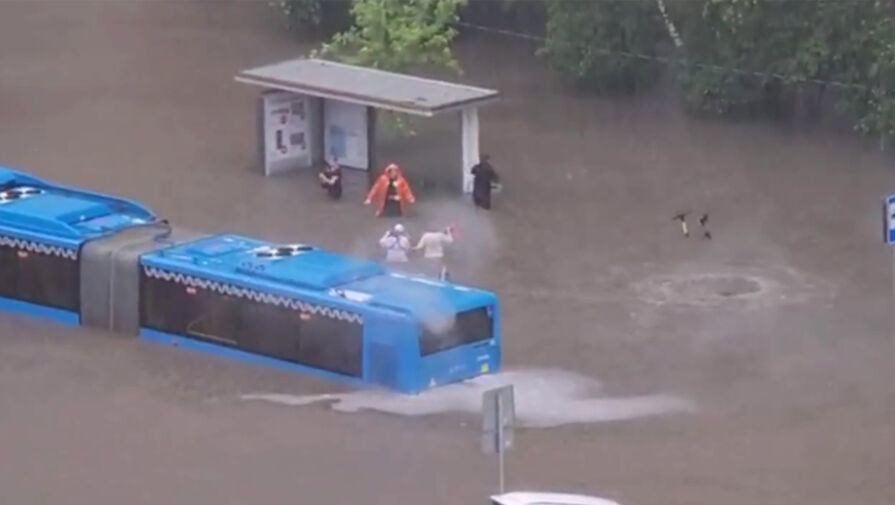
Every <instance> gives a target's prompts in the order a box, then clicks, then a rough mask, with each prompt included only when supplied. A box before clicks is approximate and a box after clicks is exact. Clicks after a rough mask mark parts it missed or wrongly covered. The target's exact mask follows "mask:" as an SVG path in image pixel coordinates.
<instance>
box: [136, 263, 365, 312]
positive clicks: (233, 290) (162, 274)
mask: <svg viewBox="0 0 895 505" xmlns="http://www.w3.org/2000/svg"><path fill="white" fill-rule="evenodd" d="M143 272H144V273H145V274H146V275H147V276H148V277H152V278H155V279H162V280H166V281H171V282H176V283H177V284H183V285H185V286H192V287H197V288H202V289H207V290H209V291H214V292H215V293H220V294H225V295H230V296H236V297H239V298H246V299H249V300H252V301H255V302H259V303H265V304H269V305H276V306H279V307H288V308H290V309H293V310H299V311H302V312H308V313H311V314H314V315H318V316H324V317H329V318H332V319H341V320H342V321H347V322H349V323H356V324H362V323H363V321H364V320H363V317H362V316H361V315H360V314H355V313H353V312H348V311H346V310H340V309H334V308H331V307H325V306H323V305H315V304H312V303H308V302H303V301H301V300H296V299H294V298H289V297H286V296H280V295H275V294H271V293H264V292H261V291H257V290H254V289H249V288H243V287H240V286H234V285H232V284H224V283H221V282H216V281H210V280H207V279H202V278H200V277H193V276H191V275H184V274H181V273H177V272H169V271H167V270H162V269H159V268H155V267H143Z"/></svg>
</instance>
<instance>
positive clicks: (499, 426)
mask: <svg viewBox="0 0 895 505" xmlns="http://www.w3.org/2000/svg"><path fill="white" fill-rule="evenodd" d="M893 254H895V253H893ZM893 257H895V256H893ZM893 278H895V277H893ZM893 282H895V281H893ZM893 285H895V284H893ZM503 453H504V441H503V397H502V396H498V397H497V458H498V462H499V463H498V465H499V467H500V494H503V492H504V485H503V484H504V471H503Z"/></svg>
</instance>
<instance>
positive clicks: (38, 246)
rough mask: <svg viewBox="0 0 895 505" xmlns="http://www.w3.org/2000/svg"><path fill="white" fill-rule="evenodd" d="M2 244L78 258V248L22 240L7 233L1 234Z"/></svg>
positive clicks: (0, 244) (71, 258) (0, 243)
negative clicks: (6, 234) (8, 235)
mask: <svg viewBox="0 0 895 505" xmlns="http://www.w3.org/2000/svg"><path fill="white" fill-rule="evenodd" d="M0 246H7V247H14V248H16V249H23V250H25V251H29V252H33V253H40V254H49V255H51V256H60V257H62V258H67V259H70V260H76V259H78V251H77V249H69V248H67V247H59V246H55V245H50V244H44V243H42V242H33V241H31V240H22V239H20V238H15V237H7V236H5V235H0Z"/></svg>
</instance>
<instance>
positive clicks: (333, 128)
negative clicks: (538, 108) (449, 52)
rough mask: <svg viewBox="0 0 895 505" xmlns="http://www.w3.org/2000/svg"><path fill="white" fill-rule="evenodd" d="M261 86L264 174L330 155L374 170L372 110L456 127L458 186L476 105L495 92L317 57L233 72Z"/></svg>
mask: <svg viewBox="0 0 895 505" xmlns="http://www.w3.org/2000/svg"><path fill="white" fill-rule="evenodd" d="M235 79H236V81H238V82H241V83H245V84H252V85H255V86H259V87H261V88H262V89H263V91H262V93H261V96H260V97H259V99H258V103H257V121H258V160H259V165H260V167H261V168H262V169H263V171H264V173H265V174H266V175H272V174H277V173H284V172H290V171H296V170H300V169H303V168H311V167H314V166H317V165H319V164H320V163H322V162H323V160H324V158H326V157H332V158H336V159H338V161H339V164H340V165H342V166H343V167H346V168H354V169H358V170H366V171H368V173H370V174H372V173H373V171H374V170H375V169H376V163H377V161H376V159H375V158H376V157H375V152H376V149H375V146H376V128H375V125H376V112H377V111H378V110H386V111H394V112H399V113H405V114H411V115H415V116H422V117H435V116H443V115H447V114H454V115H456V117H457V120H458V121H459V122H460V137H461V138H460V139H459V140H460V141H459V142H458V143H457V147H458V148H459V149H460V150H461V156H460V159H461V160H462V161H461V163H462V166H459V167H456V169H457V170H459V171H460V172H461V173H462V176H461V177H462V178H461V180H462V187H463V190H464V191H465V192H469V191H471V190H472V180H471V177H472V176H471V175H470V173H469V170H470V168H471V167H472V166H474V165H475V164H476V163H478V161H479V116H478V108H479V107H480V106H482V105H485V104H488V103H491V102H493V101H496V100H497V99H498V97H499V93H498V92H497V91H495V90H491V89H485V88H478V87H474V86H466V85H462V84H455V83H450V82H444V81H439V80H434V79H425V78H421V77H416V76H412V75H406V74H399V73H394V72H386V71H383V70H377V69H372V68H367V67H359V66H354V65H347V64H343V63H337V62H332V61H327V60H320V59H305V58H302V59H295V60H288V61H283V62H280V63H274V64H271V65H266V66H262V67H257V68H252V69H248V70H243V71H241V72H239V73H238V74H237V75H236V77H235Z"/></svg>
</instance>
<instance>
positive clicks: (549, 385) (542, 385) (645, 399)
mask: <svg viewBox="0 0 895 505" xmlns="http://www.w3.org/2000/svg"><path fill="white" fill-rule="evenodd" d="M508 384H512V385H513V386H514V389H515V403H516V422H517V425H519V426H521V427H529V428H549V427H556V426H561V425H565V424H575V423H598V422H607V421H620V420H626V419H634V418H640V417H647V416H656V415H662V414H671V413H675V412H691V411H693V410H695V405H694V404H693V403H692V402H691V401H689V400H687V399H685V398H681V397H677V396H673V395H664V394H656V395H644V396H630V397H600V396H599V395H600V391H601V385H600V383H599V382H597V381H596V380H594V379H591V378H589V377H585V376H582V375H579V374H575V373H572V372H566V371H561V370H514V371H507V372H503V373H499V374H493V375H484V376H481V377H477V378H475V379H472V380H469V381H466V382H463V383H459V384H451V385H447V386H442V387H439V388H436V389H432V390H429V391H426V392H424V393H422V394H420V395H417V396H408V395H401V394H397V393H392V392H388V391H382V390H364V391H355V392H350V393H342V394H325V395H309V396H296V395H284V394H263V393H259V394H247V395H243V396H242V397H241V398H242V399H243V400H261V401H267V402H272V403H278V404H281V405H289V406H304V405H310V404H314V403H318V402H324V401H332V402H333V403H332V405H331V407H332V409H333V410H336V411H339V412H358V411H361V410H365V409H366V410H375V411H379V412H386V413H390V414H397V415H402V416H422V415H430V414H439V413H450V412H460V413H469V414H476V415H477V414H478V413H479V412H480V411H481V408H482V393H483V392H485V391H487V390H489V389H492V388H496V387H500V386H504V385H508Z"/></svg>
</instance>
